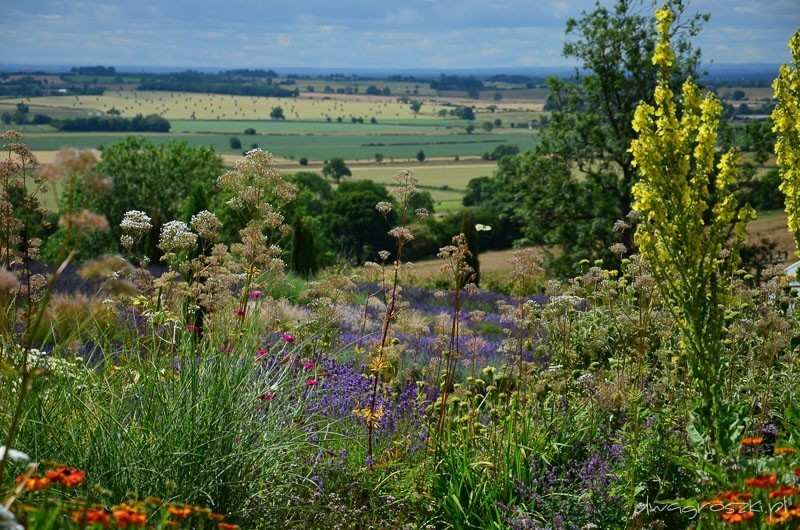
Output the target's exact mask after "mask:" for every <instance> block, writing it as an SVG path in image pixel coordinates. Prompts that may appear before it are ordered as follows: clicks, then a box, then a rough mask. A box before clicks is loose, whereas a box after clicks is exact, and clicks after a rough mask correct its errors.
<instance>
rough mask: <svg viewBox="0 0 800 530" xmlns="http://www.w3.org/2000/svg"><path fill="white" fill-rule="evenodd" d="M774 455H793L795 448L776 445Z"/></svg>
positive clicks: (795, 451)
mask: <svg viewBox="0 0 800 530" xmlns="http://www.w3.org/2000/svg"><path fill="white" fill-rule="evenodd" d="M775 454H776V455H795V454H797V449H794V448H793V447H776V448H775Z"/></svg>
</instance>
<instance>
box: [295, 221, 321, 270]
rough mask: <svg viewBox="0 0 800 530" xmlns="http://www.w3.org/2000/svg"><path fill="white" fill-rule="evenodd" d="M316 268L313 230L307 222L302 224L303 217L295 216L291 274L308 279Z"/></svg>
mask: <svg viewBox="0 0 800 530" xmlns="http://www.w3.org/2000/svg"><path fill="white" fill-rule="evenodd" d="M318 267H319V265H318V263H317V249H316V245H315V241H314V229H313V227H311V226H309V223H308V222H306V223H304V222H303V217H302V216H301V215H300V214H298V215H297V216H295V219H294V231H293V232H292V259H291V268H292V272H295V273H297V274H299V275H300V276H302V277H303V278H308V277H310V276H311V275H313V274H314V273H315V272H316V271H317V269H318Z"/></svg>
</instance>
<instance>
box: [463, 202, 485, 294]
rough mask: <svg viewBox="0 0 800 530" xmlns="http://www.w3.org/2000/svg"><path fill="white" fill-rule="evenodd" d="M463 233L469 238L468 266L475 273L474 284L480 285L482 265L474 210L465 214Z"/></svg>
mask: <svg viewBox="0 0 800 530" xmlns="http://www.w3.org/2000/svg"><path fill="white" fill-rule="evenodd" d="M461 233H463V234H464V236H465V237H466V238H467V248H468V249H469V253H470V255H469V257H468V258H467V265H469V266H470V267H472V270H473V271H474V276H473V279H472V283H474V284H475V285H478V281H479V280H480V267H481V264H480V261H478V231H477V230H476V229H475V215H474V214H473V213H472V210H467V213H465V214H464V219H463V220H462V221H461Z"/></svg>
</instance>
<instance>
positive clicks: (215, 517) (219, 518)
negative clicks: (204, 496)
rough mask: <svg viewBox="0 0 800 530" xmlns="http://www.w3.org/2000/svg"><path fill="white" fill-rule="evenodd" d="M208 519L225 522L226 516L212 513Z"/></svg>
mask: <svg viewBox="0 0 800 530" xmlns="http://www.w3.org/2000/svg"><path fill="white" fill-rule="evenodd" d="M208 518H209V519H211V520H212V521H224V520H225V516H224V515H222V514H221V513H214V512H211V513H210V514H208Z"/></svg>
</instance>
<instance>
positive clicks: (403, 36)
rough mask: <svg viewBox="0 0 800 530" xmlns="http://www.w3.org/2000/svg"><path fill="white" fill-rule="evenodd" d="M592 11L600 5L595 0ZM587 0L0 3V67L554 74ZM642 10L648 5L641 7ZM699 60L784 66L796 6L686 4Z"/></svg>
mask: <svg viewBox="0 0 800 530" xmlns="http://www.w3.org/2000/svg"><path fill="white" fill-rule="evenodd" d="M602 3H603V5H611V4H612V3H611V2H608V1H606V0H603V1H602ZM594 4H595V2H594V1H590V0H447V1H445V0H405V1H403V2H386V1H383V0H372V1H369V0H284V1H280V2H276V1H274V0H273V1H269V2H266V1H259V0H248V1H243V0H225V1H220V0H217V1H214V2H211V1H207V0H121V1H118V2H102V1H99V0H0V6H2V13H3V17H2V21H0V49H1V50H3V53H2V59H0V62H3V63H13V64H41V65H54V64H64V65H68V66H71V65H95V64H102V65H108V66H119V65H153V66H174V67H185V66H197V67H201V66H208V67H222V68H236V67H250V68H253V67H273V68H284V69H285V68H291V67H321V68H342V69H346V68H348V67H350V68H381V69H386V68H398V69H404V68H435V69H448V68H496V67H535V66H544V67H552V66H566V65H569V64H570V62H569V61H568V60H567V59H565V58H563V57H562V56H561V50H562V45H563V42H564V38H565V36H564V27H565V23H566V20H567V19H568V18H569V17H578V16H580V13H581V11H583V10H591V9H592V8H593V6H594ZM641 9H642V10H643V11H649V9H650V4H649V2H645V3H644V4H642V5H641ZM690 10H691V11H703V12H709V13H711V20H710V22H709V23H708V24H706V26H705V28H704V30H703V31H702V33H701V34H700V35H699V36H698V37H697V38H696V39H695V40H694V42H695V44H696V45H697V46H699V47H700V48H701V49H702V50H703V58H704V61H708V60H713V61H714V62H715V63H740V62H765V63H782V62H787V61H788V60H789V52H788V47H787V42H788V41H789V38H790V37H791V35H792V34H793V32H794V31H796V30H797V28H798V26H799V25H800V1H798V0H772V1H762V0H724V1H723V0H694V1H693V2H691V3H690Z"/></svg>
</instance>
